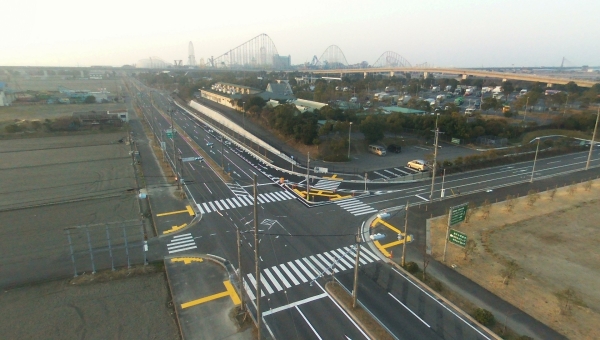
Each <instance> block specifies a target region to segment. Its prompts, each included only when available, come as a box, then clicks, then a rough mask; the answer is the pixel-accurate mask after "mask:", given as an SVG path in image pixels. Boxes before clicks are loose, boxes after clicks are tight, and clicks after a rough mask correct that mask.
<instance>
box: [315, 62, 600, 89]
mask: <svg viewBox="0 0 600 340" xmlns="http://www.w3.org/2000/svg"><path fill="white" fill-rule="evenodd" d="M306 72H309V73H313V74H339V75H340V76H343V75H344V74H349V73H363V74H364V75H365V77H366V76H367V74H369V73H389V74H390V75H392V76H393V75H394V74H395V73H409V72H423V73H424V74H425V76H427V74H428V73H442V74H455V75H457V76H462V77H463V78H467V77H468V76H473V77H483V78H498V79H502V81H506V80H509V79H510V80H524V81H531V82H542V83H546V84H548V86H549V87H550V86H552V85H554V84H559V85H565V84H567V83H569V82H571V81H572V82H574V83H575V84H577V85H578V86H580V87H592V86H594V85H595V84H597V83H599V82H597V81H592V80H583V79H576V78H572V79H571V78H558V77H551V76H540V75H536V74H524V73H507V72H497V71H485V70H477V69H460V68H441V67H381V68H379V67H378V68H353V69H330V70H308V71H306Z"/></svg>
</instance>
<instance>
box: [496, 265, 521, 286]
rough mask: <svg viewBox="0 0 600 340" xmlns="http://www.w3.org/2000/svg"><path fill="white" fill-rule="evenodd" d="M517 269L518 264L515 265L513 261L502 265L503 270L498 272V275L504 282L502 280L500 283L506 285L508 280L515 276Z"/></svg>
mask: <svg viewBox="0 0 600 340" xmlns="http://www.w3.org/2000/svg"><path fill="white" fill-rule="evenodd" d="M519 269H520V268H519V264H517V262H516V261H515V260H510V261H508V263H506V264H505V265H504V268H502V269H501V270H500V275H502V277H503V278H504V280H502V283H504V284H505V285H508V282H509V281H510V279H512V278H513V277H514V276H515V274H516V273H517V272H518V271H519Z"/></svg>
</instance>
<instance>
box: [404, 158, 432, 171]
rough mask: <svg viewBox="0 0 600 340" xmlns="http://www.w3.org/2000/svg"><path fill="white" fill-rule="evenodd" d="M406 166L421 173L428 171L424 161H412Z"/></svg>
mask: <svg viewBox="0 0 600 340" xmlns="http://www.w3.org/2000/svg"><path fill="white" fill-rule="evenodd" d="M406 166H407V167H408V168H410V169H415V170H419V171H425V169H427V163H426V162H425V161H424V160H422V159H415V160H412V161H410V162H408V164H406Z"/></svg>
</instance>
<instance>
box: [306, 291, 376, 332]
mask: <svg viewBox="0 0 600 340" xmlns="http://www.w3.org/2000/svg"><path fill="white" fill-rule="evenodd" d="M317 286H319V288H321V290H322V291H323V293H325V289H324V288H323V287H322V286H321V285H320V284H319V283H318V282H317ZM327 297H329V300H331V302H333V304H334V305H336V306H337V308H338V309H339V310H340V311H341V312H342V313H343V314H344V315H345V316H346V318H348V320H350V322H352V324H353V325H354V327H356V329H358V331H359V332H360V333H361V334H362V335H363V336H364V337H365V338H366V339H369V340H370V339H371V338H369V336H368V335H367V334H366V333H365V332H364V331H363V330H362V328H360V327H358V324H356V322H354V320H353V319H352V318H351V317H350V315H348V313H346V311H345V310H344V309H343V308H342V306H340V305H339V304H338V303H337V301H335V300H334V299H333V298H332V297H331V296H330V295H327Z"/></svg>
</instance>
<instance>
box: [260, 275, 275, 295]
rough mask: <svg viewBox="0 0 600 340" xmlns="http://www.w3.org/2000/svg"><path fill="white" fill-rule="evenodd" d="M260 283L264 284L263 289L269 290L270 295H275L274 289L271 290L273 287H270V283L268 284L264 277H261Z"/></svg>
mask: <svg viewBox="0 0 600 340" xmlns="http://www.w3.org/2000/svg"><path fill="white" fill-rule="evenodd" d="M260 283H261V284H262V286H263V287H265V289H266V290H267V292H269V294H273V293H274V292H275V291H274V290H273V288H271V285H269V282H267V280H266V279H265V276H264V275H261V276H260Z"/></svg>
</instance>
